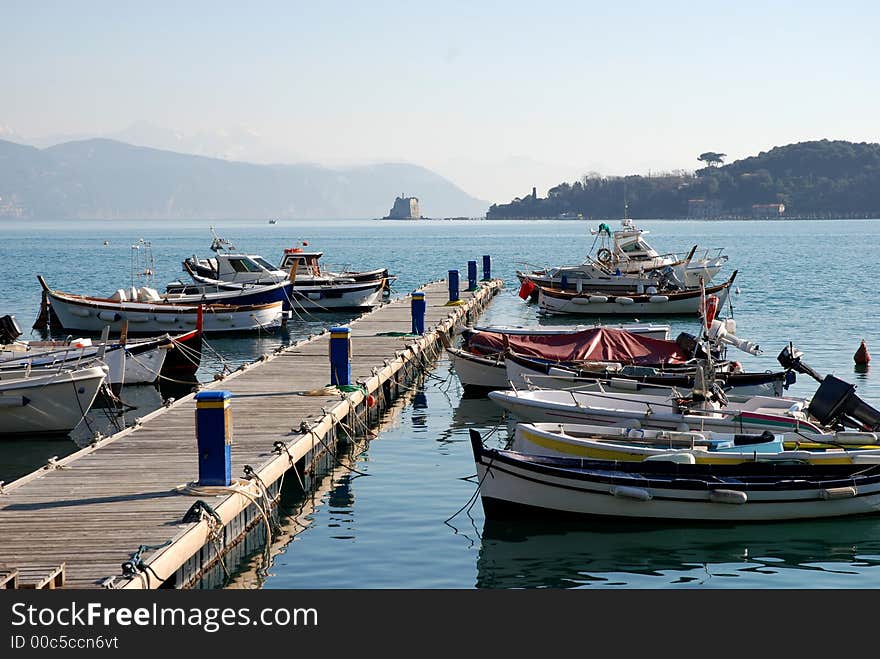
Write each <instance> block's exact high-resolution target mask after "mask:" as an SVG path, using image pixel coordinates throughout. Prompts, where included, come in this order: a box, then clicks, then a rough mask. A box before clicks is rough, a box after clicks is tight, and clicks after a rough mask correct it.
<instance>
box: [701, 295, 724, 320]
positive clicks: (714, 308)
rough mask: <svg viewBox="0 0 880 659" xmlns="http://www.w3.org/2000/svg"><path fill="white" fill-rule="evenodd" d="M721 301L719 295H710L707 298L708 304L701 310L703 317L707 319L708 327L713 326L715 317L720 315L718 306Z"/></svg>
mask: <svg viewBox="0 0 880 659" xmlns="http://www.w3.org/2000/svg"><path fill="white" fill-rule="evenodd" d="M720 302H721V300H719V299H718V296H717V295H709V296H708V297H707V298H706V304H705V307H703V309H701V315H703V316H704V317H705V318H706V327H709V326H710V325H711V324H712V321H713V320H715V316H717V315H718V305H719V303H720Z"/></svg>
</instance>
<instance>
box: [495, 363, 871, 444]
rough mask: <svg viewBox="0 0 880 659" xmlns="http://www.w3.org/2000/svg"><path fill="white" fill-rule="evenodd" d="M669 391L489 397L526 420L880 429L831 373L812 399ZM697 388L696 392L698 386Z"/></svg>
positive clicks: (727, 428) (735, 428) (728, 428)
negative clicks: (738, 397)
mask: <svg viewBox="0 0 880 659" xmlns="http://www.w3.org/2000/svg"><path fill="white" fill-rule="evenodd" d="M705 389H706V387H705V386H701V388H700V392H701V393H700V394H699V395H695V393H692V394H691V395H690V396H684V395H677V394H676V393H675V390H673V392H672V393H671V394H667V395H660V396H658V395H650V394H647V393H641V392H639V393H614V392H603V393H598V392H588V391H561V390H553V389H537V390H531V391H517V390H507V391H491V392H489V398H490V399H492V400H494V401H495V402H496V403H498V404H499V405H500V406H501V407H503V408H504V409H506V410H508V411H510V412H511V413H512V414H514V415H515V416H516V417H518V418H519V419H521V420H524V421H546V422H556V423H586V424H598V425H617V426H625V427H634V428H640V427H645V428H656V429H667V430H689V429H690V430H699V431H705V430H708V431H713V432H721V433H724V432H728V433H730V432H741V433H742V432H748V433H752V432H757V433H760V432H763V431H764V430H770V431H771V432H796V433H819V434H821V433H824V432H829V431H834V430H839V429H844V428H851V429H855V430H865V431H870V432H873V431H876V430H880V411H878V410H876V409H874V408H873V407H871V406H870V405H868V404H867V403H865V402H864V401H863V400H861V399H860V398H859V397H858V396H856V395H855V387H854V386H853V385H851V384H849V383H846V382H844V381H843V380H840V379H839V378H836V377H834V376H831V375H826V376H825V378H824V380H823V382H822V384H821V385H820V386H819V388H818V389H817V390H816V393H815V394H814V395H813V396H812V397H811V398H810V399H807V398H794V397H772V396H752V397H750V398H747V399H745V400H724V398H723V393H721V394H720V395H719V394H718V392H717V390H715V389H714V388H713V389H712V390H711V391H705ZM694 392H696V390H694Z"/></svg>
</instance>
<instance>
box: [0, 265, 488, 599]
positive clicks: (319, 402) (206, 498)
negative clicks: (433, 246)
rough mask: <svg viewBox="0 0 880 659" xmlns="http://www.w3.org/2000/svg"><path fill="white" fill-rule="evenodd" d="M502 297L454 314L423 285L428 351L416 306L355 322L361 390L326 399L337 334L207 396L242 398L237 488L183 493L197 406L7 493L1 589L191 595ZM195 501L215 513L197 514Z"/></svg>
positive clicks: (162, 412)
mask: <svg viewBox="0 0 880 659" xmlns="http://www.w3.org/2000/svg"><path fill="white" fill-rule="evenodd" d="M501 285H502V284H501V282H500V281H499V280H491V281H487V282H481V283H480V285H479V287H478V288H477V290H476V291H474V292H466V291H461V293H460V304H457V305H448V304H447V301H448V299H449V295H448V289H447V285H446V282H445V280H441V281H438V282H432V283H430V284H428V285H426V286H425V287H424V288H422V289H420V290H423V291H424V292H425V297H426V301H427V309H426V315H425V333H424V335H423V336H421V337H418V336H412V335H409V336H406V334H408V333H409V332H410V328H411V312H410V297H409V296H407V297H405V298H402V299H400V300H396V301H393V302H390V303H388V304H385V305H383V306H381V307H379V308H376V309H374V310H373V311H371V312H369V313H366V314H364V315H362V316H360V317H359V318H358V319H356V320H353V321H352V322H351V323H349V324H348V325H347V326H348V327H350V328H351V342H352V357H351V381H352V382H353V383H355V382H356V383H358V384H360V385H362V386H361V387H359V388H358V387H349V388H347V389H348V390H343V391H340V390H339V389H335V388H334V389H327V384H328V382H329V373H330V367H329V361H328V349H329V345H328V343H329V336H330V334H329V332H324V333H323V334H320V335H318V336H315V337H312V338H310V339H307V340H304V341H301V342H299V343H297V344H295V345H293V346H290V347H288V348H283V349H279V350H277V351H276V352H275V353H274V354H271V355H263V356H262V357H261V358H260V359H259V360H257V361H256V362H253V363H252V364H248V365H245V366H242V367H241V368H240V369H239V370H237V371H235V372H234V373H232V374H231V375H228V376H226V377H225V378H224V379H222V380H218V381H214V382H212V383H210V384H207V385H205V386H204V387H203V390H204V389H217V390H226V391H230V392H232V394H233V397H232V399H231V410H232V417H233V427H234V439H233V445H232V474H233V478H234V479H235V478H236V476H239V479H238V481H237V482H234V483H233V487H232V488H226V489H210V488H201V489H199V488H196V487H186V486H187V484H192V483H193V482H194V481H197V480H198V451H197V447H196V435H195V408H196V404H195V401H194V395H195V394H190V395H188V396H186V397H183V398H181V399H179V400H177V401H174V402H173V403H172V404H170V405H168V406H167V407H164V408H160V409H159V410H156V411H155V412H152V413H150V414H148V415H145V416H144V417H143V418H142V419H140V420H139V422H138V423H136V424H135V425H134V426H132V427H130V428H127V429H125V430H123V431H121V432H119V433H117V434H115V435H112V436H110V437H108V438H105V439H102V440H100V441H98V442H97V443H96V444H94V445H93V446H91V447H88V448H85V449H83V450H81V451H78V452H76V453H74V454H72V455H70V456H68V457H66V458H64V459H61V460H58V461H55V462H53V464H51V465H47V466H46V467H44V468H43V469H40V470H38V471H36V472H33V473H32V474H28V475H27V476H24V477H22V478H20V479H18V480H17V481H15V482H13V483H11V484H9V485H6V486H5V488H3V489H2V490H0V529H2V534H0V575H2V574H4V573H6V574H10V575H11V574H13V573H15V571H16V570H18V573H17V574H19V575H28V579H29V580H31V582H33V583H35V584H48V585H47V586H46V587H63V588H99V587H110V588H145V587H146V588H158V587H177V588H186V587H188V586H189V585H191V584H192V583H193V582H194V581H195V580H196V579H198V578H199V577H200V576H201V575H202V574H204V572H205V571H206V570H207V569H208V568H210V567H212V566H214V567H215V569H216V566H217V565H218V564H219V563H218V560H219V558H220V557H222V556H223V555H225V554H227V553H228V552H230V551H232V550H233V548H234V547H235V546H236V545H237V544H239V543H240V542H242V540H243V539H244V538H245V537H246V536H247V534H248V533H249V532H250V534H251V535H253V534H254V533H258V534H260V536H259V537H260V538H262V539H263V540H268V541H270V542H271V541H272V540H273V539H274V537H273V527H274V526H275V525H274V524H273V523H271V522H272V520H271V512H272V507H273V505H274V503H276V502H277V499H278V497H279V496H280V489H281V484H282V482H283V479H284V478H285V475H287V477H288V478H294V479H296V478H301V474H302V473H303V472H308V471H309V470H311V469H312V467H313V466H314V465H315V464H317V462H318V461H319V460H320V459H321V458H322V456H323V457H324V459H326V456H327V454H328V453H329V452H330V451H332V450H333V446H334V444H335V442H336V440H337V438H339V439H343V438H344V437H345V436H346V434H347V433H352V434H360V435H363V434H365V433H363V432H360V431H359V429H362V430H366V429H368V427H372V426H373V425H375V424H376V423H378V421H379V418H380V416H381V414H382V412H383V411H384V410H385V409H387V408H388V407H389V406H390V405H391V404H392V403H393V401H394V399H396V398H397V396H398V394H402V393H404V392H405V391H406V390H407V389H408V384H409V383H410V382H412V380H413V379H414V378H415V377H417V376H418V375H419V374H420V373H422V372H423V371H424V370H425V368H426V367H427V366H429V365H430V363H431V362H433V361H434V360H435V359H436V358H437V356H438V355H439V354H440V353H441V352H442V350H443V345H444V343H447V342H448V341H449V340H450V339H451V337H452V335H453V334H454V333H455V332H456V329H457V328H458V327H460V326H461V325H462V324H469V323H470V322H473V320H475V319H476V318H477V316H478V315H479V313H480V312H481V311H482V310H483V309H484V308H485V306H486V305H487V304H488V303H489V301H491V299H492V297H493V296H494V295H495V294H496V293H497V292H498V290H499V289H500V287H501ZM292 466H294V467H296V471H295V472H294V471H293V470H291V467H292ZM247 467H250V468H252V469H250V470H249V469H248V468H247ZM197 501H201V502H204V503H205V504H206V505H205V506H201V505H200V504H198V505H196V506H195V507H194V506H193V504H194V503H195V502H197ZM185 518H186V520H187V521H184V519H185ZM234 567H235V566H234V565H231V566H230V568H229V569H230V570H231V569H234ZM225 569H226V567H224V570H225ZM4 571H5V572H4ZM18 579H19V580H21V576H19V577H18ZM12 581H13V580H12V579H11V578H10V579H9V583H12ZM62 581H63V583H61V582H62Z"/></svg>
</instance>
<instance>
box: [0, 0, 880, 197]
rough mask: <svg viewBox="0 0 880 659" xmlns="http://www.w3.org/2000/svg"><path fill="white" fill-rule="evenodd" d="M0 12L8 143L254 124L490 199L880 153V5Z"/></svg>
mask: <svg viewBox="0 0 880 659" xmlns="http://www.w3.org/2000/svg"><path fill="white" fill-rule="evenodd" d="M0 6H2V8H3V12H2V16H3V22H2V28H0V29H2V39H0V56H2V61H3V62H4V65H3V66H0V137H5V138H7V139H12V140H13V141H15V140H16V139H19V140H39V139H40V138H45V137H47V136H88V135H108V134H113V133H116V132H118V131H121V130H123V129H125V128H126V127H127V126H129V125H131V124H133V123H135V122H149V123H150V124H151V125H155V126H158V127H162V128H164V129H168V130H171V131H176V132H178V133H182V134H186V135H196V134H199V133H210V134H213V135H224V134H226V135H228V134H230V133H233V134H242V133H245V134H247V135H251V136H256V137H257V138H259V141H260V142H261V143H262V144H263V145H264V146H267V147H269V146H271V149H268V148H267V149H264V150H263V151H262V152H260V153H257V152H256V151H255V150H253V149H251V151H250V152H249V151H248V150H247V149H244V150H240V151H239V152H237V154H238V156H237V157H240V158H241V159H251V160H255V161H259V160H266V159H272V160H274V161H289V162H294V161H308V162H318V163H324V164H328V165H336V164H346V163H363V162H410V163H414V164H418V165H422V166H424V167H427V168H429V169H432V170H434V171H436V172H438V173H439V174H442V175H444V176H446V177H447V178H449V179H451V180H452V181H453V182H455V183H456V184H458V185H459V186H461V187H462V188H463V189H465V190H466V191H467V192H469V193H471V194H473V195H474V196H477V197H479V198H480V199H485V200H488V201H490V202H500V203H503V202H506V201H509V200H510V199H511V198H512V197H514V196H524V195H525V194H528V193H530V192H531V187H532V186H535V187H537V188H538V191H539V194H541V195H544V194H546V190H547V188H549V187H551V186H553V185H555V184H557V183H559V182H562V181H574V180H577V179H578V178H579V177H580V176H582V175H583V174H584V173H586V172H599V173H601V174H606V175H620V174H630V173H637V174H646V173H649V172H661V171H669V170H674V169H685V170H693V169H695V168H696V167H698V166H700V164H699V163H698V162H697V160H696V158H697V156H698V155H699V154H700V153H702V152H704V151H717V152H722V153H725V154H727V156H728V157H727V159H728V161H729V160H735V159H738V158H742V157H746V156H749V155H753V154H756V153H758V152H760V151H766V150H769V149H771V148H773V147H774V146H780V145H784V144H789V143H793V142H799V141H804V140H812V139H822V138H828V139H844V140H852V141H858V142H862V141H867V142H876V141H880V85H878V69H877V65H878V62H880V39H878V38H877V36H876V26H877V24H878V19H880V3H876V2H860V1H858V2H857V1H853V2H847V1H843V2H836V3H827V2H812V1H808V2H773V1H772V0H766V1H764V2H752V1H751V0H741V1H739V2H736V3H719V2H700V3H698V2H676V1H665V2H626V1H618V2H613V3H612V2H607V1H606V2H601V3H600V2H591V1H589V0H582V1H580V2H563V1H559V2H554V1H552V0H548V1H546V2H517V1H516V0H507V1H504V2H489V1H486V2H479V1H476V0H473V1H471V2H458V1H457V0H447V1H445V2H442V3H441V2H409V3H407V2H382V1H381V0H374V1H372V2H346V1H344V0H339V1H337V2H333V3H316V2H297V1H294V0H290V1H287V2H282V1H279V2H274V1H272V2H270V1H260V0H253V1H249V2H247V3H244V2H223V1H220V0H218V1H213V2H201V1H196V0H192V1H187V2H166V1H164V0H151V1H150V2H146V1H144V2H126V1H124V0H114V1H113V2H105V1H103V0H89V1H86V2H48V1H40V0H29V1H24V2H22V1H19V0H2V3H0ZM270 152H271V155H269V154H270ZM248 156H251V157H250V158H249V157H248ZM414 193H415V192H414Z"/></svg>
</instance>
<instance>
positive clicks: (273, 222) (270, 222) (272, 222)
mask: <svg viewBox="0 0 880 659" xmlns="http://www.w3.org/2000/svg"><path fill="white" fill-rule="evenodd" d="M269 224H278V220H269Z"/></svg>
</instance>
